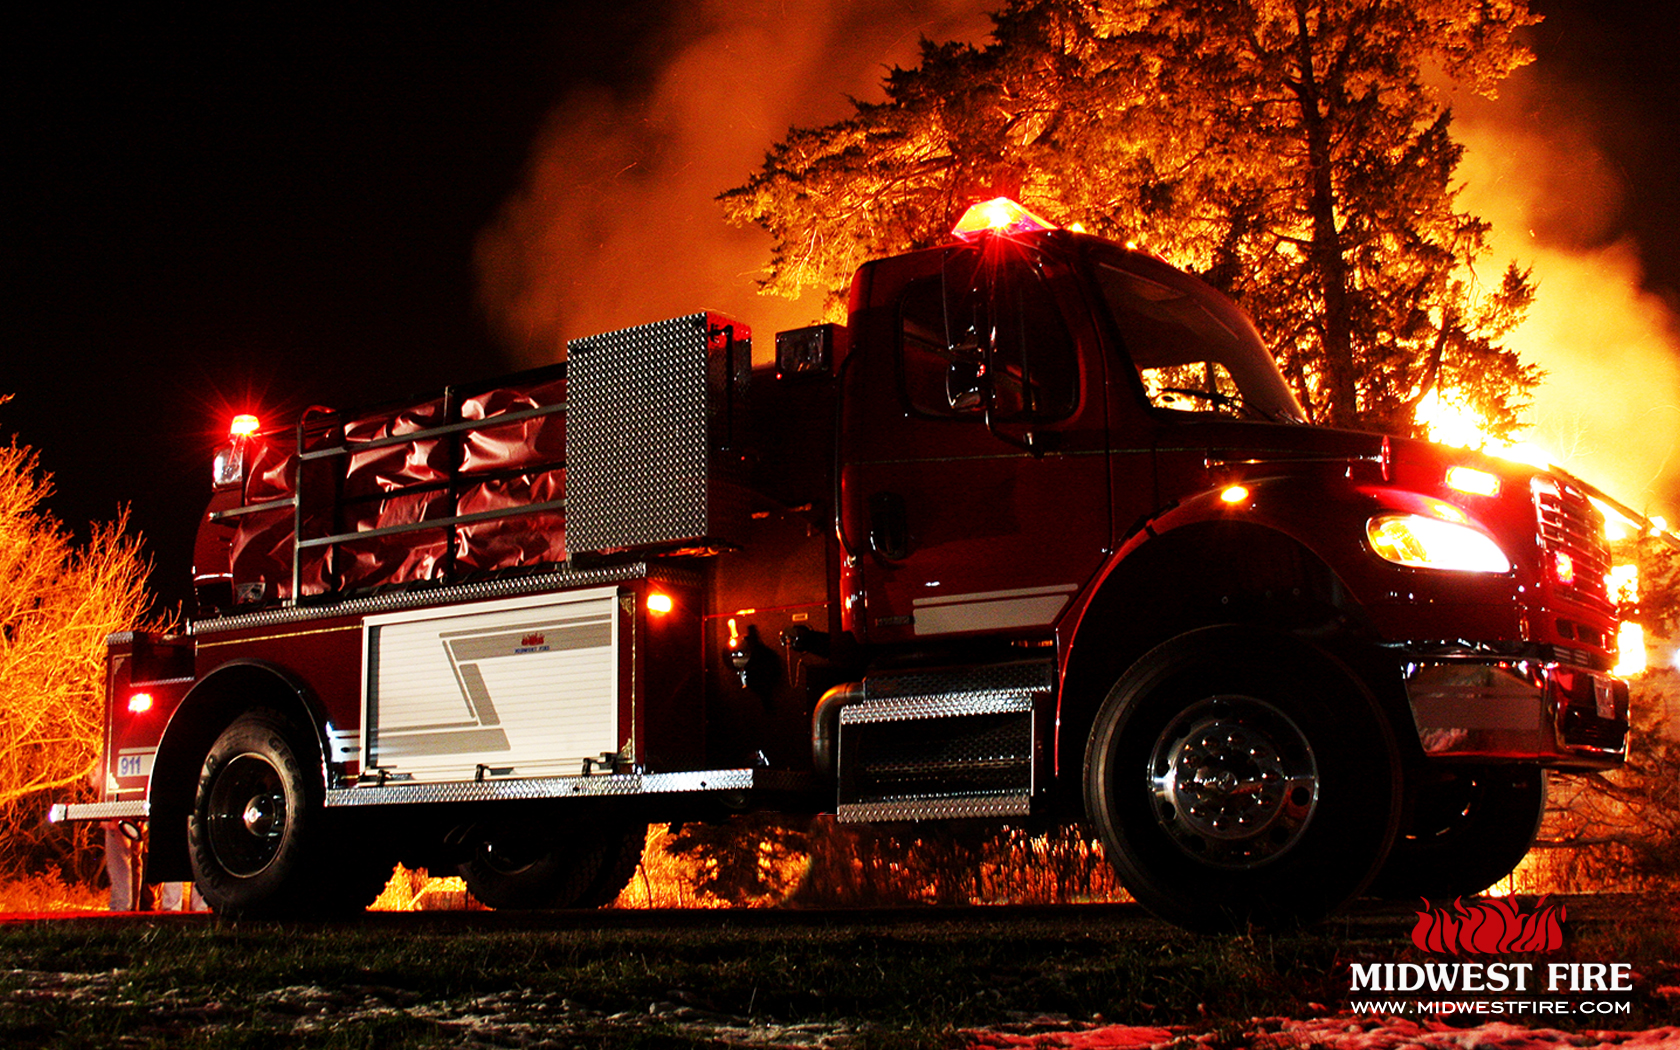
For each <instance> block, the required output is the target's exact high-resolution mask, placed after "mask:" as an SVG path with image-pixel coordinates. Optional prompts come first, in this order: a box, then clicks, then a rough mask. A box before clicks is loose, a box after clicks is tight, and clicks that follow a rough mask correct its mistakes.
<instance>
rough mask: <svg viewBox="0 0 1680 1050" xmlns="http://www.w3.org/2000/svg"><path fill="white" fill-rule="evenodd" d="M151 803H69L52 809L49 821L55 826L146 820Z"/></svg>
mask: <svg viewBox="0 0 1680 1050" xmlns="http://www.w3.org/2000/svg"><path fill="white" fill-rule="evenodd" d="M150 813H151V803H149V802H147V801H146V800H145V799H133V800H130V801H127V802H69V803H60V804H58V805H55V806H53V807H52V810H51V812H50V813H49V815H48V817H47V819H48V820H49V821H51V822H52V823H54V824H58V823H66V824H68V823H73V822H76V821H83V820H145V819H146V817H147V815H148V814H150Z"/></svg>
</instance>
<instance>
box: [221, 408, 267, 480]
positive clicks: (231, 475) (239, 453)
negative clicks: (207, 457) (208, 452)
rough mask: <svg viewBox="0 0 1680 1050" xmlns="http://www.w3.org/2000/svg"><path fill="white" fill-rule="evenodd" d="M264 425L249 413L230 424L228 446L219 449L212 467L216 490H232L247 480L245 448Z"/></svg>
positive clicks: (243, 414)
mask: <svg viewBox="0 0 1680 1050" xmlns="http://www.w3.org/2000/svg"><path fill="white" fill-rule="evenodd" d="M260 430H262V424H261V423H260V422H258V420H257V417H256V416H253V415H250V414H249V413H244V412H242V413H240V414H239V415H237V416H234V417H233V422H231V423H229V424H228V444H227V445H225V446H223V447H222V448H220V449H218V450H217V452H216V458H215V460H214V461H213V462H212V463H211V465H210V480H211V484H213V485H214V486H215V487H216V488H219V489H223V488H232V487H233V486H234V485H238V484H240V483H241V482H243V481H244V480H245V446H246V444H247V443H248V442H249V441H250V440H251V439H252V438H254V437H256V436H257V433H258V431H260Z"/></svg>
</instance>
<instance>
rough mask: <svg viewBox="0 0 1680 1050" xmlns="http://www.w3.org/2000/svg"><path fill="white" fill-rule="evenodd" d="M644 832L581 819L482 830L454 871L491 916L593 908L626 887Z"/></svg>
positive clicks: (621, 823) (637, 826) (625, 823)
mask: <svg viewBox="0 0 1680 1050" xmlns="http://www.w3.org/2000/svg"><path fill="white" fill-rule="evenodd" d="M646 840H647V825H646V824H645V823H642V822H640V821H629V820H622V819H613V818H608V817H601V816H596V815H589V816H586V817H583V818H581V819H576V820H571V821H567V822H565V823H557V824H547V823H536V822H533V823H514V822H511V821H504V822H501V823H497V824H492V825H487V826H485V827H482V828H480V829H479V830H478V833H477V834H476V835H474V836H472V837H471V838H470V839H469V849H470V854H469V856H468V858H467V860H465V861H464V862H462V864H461V865H460V868H459V871H460V875H461V878H462V879H463V880H464V881H465V882H466V884H467V889H469V890H471V891H472V895H473V896H474V897H477V898H478V899H479V900H480V901H482V902H483V903H485V904H487V905H489V906H490V907H492V908H497V909H514V910H520V909H539V908H598V907H600V906H602V905H604V904H610V903H611V902H612V901H613V899H614V898H615V897H617V896H618V894H619V891H621V890H623V889H624V887H625V886H626V885H628V884H629V882H630V878H631V876H632V875H634V874H635V872H636V865H637V864H638V863H639V862H640V860H641V857H642V846H643V843H644V842H646Z"/></svg>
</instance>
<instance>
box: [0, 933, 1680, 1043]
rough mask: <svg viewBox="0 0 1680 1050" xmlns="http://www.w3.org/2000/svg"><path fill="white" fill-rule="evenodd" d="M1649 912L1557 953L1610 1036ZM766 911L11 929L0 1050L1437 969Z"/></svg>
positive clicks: (1373, 940) (929, 1006)
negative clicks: (1612, 1010)
mask: <svg viewBox="0 0 1680 1050" xmlns="http://www.w3.org/2000/svg"><path fill="white" fill-rule="evenodd" d="M1631 907H1633V905H1632V904H1629V905H1628V906H1627V907H1626V908H1622V909H1621V910H1620V911H1616V910H1615V909H1608V910H1607V909H1606V907H1605V906H1602V905H1599V906H1596V910H1597V911H1598V912H1599V913H1600V915H1601V917H1600V918H1597V919H1592V918H1588V919H1585V920H1582V919H1578V918H1572V920H1571V923H1570V926H1571V939H1570V943H1569V944H1568V945H1567V946H1566V947H1565V949H1563V950H1562V951H1561V952H1559V953H1555V954H1553V955H1551V956H1546V957H1545V961H1561V960H1564V959H1581V960H1584V961H1617V962H1630V963H1633V964H1634V969H1635V972H1636V973H1639V974H1640V975H1641V985H1640V987H1641V990H1640V991H1639V992H1638V993H1637V994H1636V996H1635V1006H1634V1008H1635V1013H1634V1014H1632V1015H1620V1016H1618V1017H1616V1018H1615V1019H1614V1026H1615V1027H1618V1028H1630V1027H1645V1026H1649V1025H1653V1024H1659V1023H1673V1021H1674V1020H1675V1018H1674V1016H1673V1014H1674V1011H1673V1010H1671V1009H1670V1008H1669V1006H1668V1002H1669V1000H1668V999H1667V998H1665V997H1663V996H1659V995H1657V994H1655V992H1654V989H1655V988H1656V987H1657V986H1659V985H1662V984H1670V985H1672V984H1680V969H1677V968H1676V967H1675V966H1673V965H1671V964H1670V963H1669V962H1668V960H1675V959H1680V951H1677V947H1680V946H1677V944H1676V942H1677V941H1680V934H1677V933H1676V931H1675V915H1674V909H1673V907H1672V906H1670V905H1669V904H1667V903H1664V902H1648V903H1646V904H1644V905H1640V906H1639V907H1642V908H1644V909H1645V913H1644V914H1643V915H1640V916H1630V915H1628V914H1626V912H1627V910H1628V908H1631ZM1577 910H1578V909H1575V908H1572V912H1575V911H1577ZM757 916H758V917H749V916H746V915H743V914H742V913H735V914H734V915H727V914H725V915H720V914H719V913H716V912H713V913H711V914H710V915H709V916H701V915H698V914H697V913H678V914H671V913H657V912H656V913H641V914H640V915H639V916H633V917H626V916H625V913H618V915H617V916H603V917H601V918H600V919H599V920H597V919H596V918H595V917H589V918H587V919H584V920H582V922H587V923H588V925H589V926H590V927H591V928H588V929H580V928H577V927H578V926H579V925H580V924H581V923H580V919H579V918H578V917H577V916H565V915H557V916H538V917H534V918H530V919H528V920H518V921H509V917H508V916H497V915H493V914H486V913H478V914H477V915H476V916H473V915H467V914H457V915H454V916H449V917H445V918H438V917H430V918H428V917H425V916H420V915H401V916H385V917H378V916H370V917H369V918H368V920H366V921H364V922H362V923H359V924H350V925H344V926H324V925H303V924H270V923H242V924H227V923H218V922H215V921H213V920H204V921H193V920H190V919H187V920H170V921H134V920H108V921H81V922H37V923H18V924H12V925H9V926H0V1046H7V1047H31V1046H42V1047H64V1048H69V1047H110V1046H124V1047H132V1048H143V1050H150V1048H154V1047H157V1048H161V1047H172V1048H173V1047H204V1048H217V1050H221V1048H242V1047H247V1046H249V1047H257V1046H263V1047H268V1046H274V1045H287V1046H299V1047H321V1048H352V1047H369V1048H372V1047H378V1048H380V1050H387V1048H395V1050H401V1048H409V1047H412V1048H419V1047H431V1046H450V1047H453V1046H480V1045H485V1046H488V1045H532V1046H545V1045H547V1046H559V1047H570V1046H589V1047H593V1046H615V1047H616V1046H634V1045H639V1046H646V1047H666V1046H689V1045H707V1041H706V1040H707V1039H708V1038H709V1037H704V1036H696V1035H695V1034H694V1031H695V1030H694V1029H693V1028H691V1027H685V1025H684V1024H683V1023H682V1022H683V1020H684V1019H685V1018H693V1017H715V1016H718V1015H723V1016H724V1017H726V1018H736V1019H748V1020H750V1021H751V1023H752V1024H754V1025H757V1026H772V1025H791V1024H798V1023H811V1022H818V1023H837V1022H840V1021H847V1022H849V1023H851V1024H852V1025H853V1026H854V1027H855V1028H856V1029H857V1031H858V1035H857V1038H856V1041H857V1044H858V1045H861V1046H864V1047H950V1046H957V1045H961V1043H962V1039H961V1037H960V1034H959V1033H960V1030H961V1029H963V1028H971V1027H984V1026H995V1025H999V1024H1006V1023H1010V1022H1018V1021H1021V1020H1024V1019H1025V1018H1028V1017H1031V1016H1033V1015H1039V1014H1049V1015H1056V1016H1060V1017H1064V1018H1068V1019H1072V1020H1075V1021H1088V1020H1094V1019H1098V1018H1100V1019H1101V1020H1103V1021H1107V1022H1110V1023H1126V1024H1147V1025H1169V1024H1185V1023H1195V1024H1197V1025H1199V1026H1200V1027H1201V1028H1202V1029H1203V1030H1208V1031H1212V1030H1216V1029H1219V1028H1220V1027H1221V1026H1225V1025H1230V1024H1234V1023H1240V1022H1244V1021H1246V1020H1247V1019H1249V1018H1251V1017H1256V1016H1275V1015H1292V1016H1311V1015H1315V1014H1319V1013H1323V1012H1325V1011H1326V1009H1328V1010H1329V1011H1330V1012H1334V1011H1335V1010H1337V1009H1341V1008H1345V1007H1346V1005H1347V999H1348V997H1349V996H1348V975H1347V967H1348V964H1349V963H1350V962H1354V961H1407V960H1411V961H1424V960H1425V958H1427V957H1424V956H1422V955H1421V954H1420V953H1418V952H1417V951H1416V950H1415V949H1414V948H1412V946H1411V944H1410V940H1409V932H1410V928H1411V914H1410V912H1407V911H1405V910H1403V909H1401V910H1390V911H1388V912H1385V913H1382V914H1380V915H1377V916H1375V917H1372V916H1365V917H1362V918H1359V919H1355V920H1348V921H1343V922H1341V923H1336V924H1326V925H1325V926H1323V927H1320V928H1318V929H1315V930H1312V931H1309V932H1306V933H1300V934H1293V935H1272V934H1265V933H1256V934H1254V935H1251V936H1241V937H1223V938H1215V937H1197V936H1193V935H1190V934H1186V933H1182V932H1180V931H1177V930H1174V929H1172V928H1171V927H1167V926H1164V925H1161V924H1158V923H1154V922H1151V921H1146V920H1139V919H1137V918H1135V917H1133V916H1132V913H1130V912H1127V911H1123V910H1119V909H1114V908H1078V909H1060V910H1056V909H1034V910H1030V911H1026V912H1017V913H1013V914H1009V915H999V914H996V913H991V914H988V911H987V910H985V909H959V910H952V911H935V910H932V909H928V910H923V911H910V912H895V913H864V914H857V915H851V916H847V915H845V914H844V913H841V914H838V915H835V914H832V913H829V914H825V915H822V916H816V917H812V916H795V919H796V923H797V924H795V925H783V924H779V923H777V922H776V921H775V920H774V919H773V917H771V916H766V915H765V914H764V913H763V912H759V913H757ZM60 973H62V974H74V975H81V976H78V977H74V978H55V977H50V976H46V975H48V974H60ZM1485 1019H1486V1018H1483V1020H1485ZM734 1023H735V1024H737V1025H739V1024H740V1023H741V1022H739V1021H736V1022H734ZM1548 1023H1551V1022H1550V1021H1548ZM1593 1026H1594V1025H1583V1027H1593ZM1598 1026H1603V1024H1602V1023H1600V1024H1599V1025H1598ZM697 1039H698V1040H700V1041H699V1042H698V1044H697V1042H696V1040H697ZM719 1045H721V1044H719Z"/></svg>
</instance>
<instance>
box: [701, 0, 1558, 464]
mask: <svg viewBox="0 0 1680 1050" xmlns="http://www.w3.org/2000/svg"><path fill="white" fill-rule="evenodd" d="M993 21H994V25H995V28H994V31H993V34H992V39H991V41H990V42H989V43H988V44H986V45H985V46H983V47H975V46H970V45H965V44H952V43H945V44H934V43H931V42H924V44H923V48H922V55H921V62H920V63H919V64H918V65H917V66H915V67H914V68H911V69H894V70H892V71H891V73H890V74H889V75H888V77H887V79H886V83H885V88H886V95H887V98H886V101H885V102H881V103H858V104H857V105H856V112H855V114H854V115H853V116H852V117H851V118H850V119H848V120H845V121H842V122H839V123H836V124H832V125H829V126H827V127H822V128H795V129H792V130H790V131H789V133H788V135H787V137H786V138H785V139H784V140H783V141H781V142H780V143H778V144H777V145H776V146H775V147H774V148H773V149H772V150H771V152H770V154H769V155H768V156H767V157H766V160H765V163H764V165H763V167H762V168H760V169H759V170H758V171H757V172H756V173H754V174H753V176H752V177H751V179H750V180H749V181H748V182H747V183H745V184H744V185H742V186H740V187H737V188H735V189H732V190H729V191H727V192H726V193H724V194H723V195H722V197H721V199H722V201H723V203H724V207H725V210H726V212H727V214H728V215H729V217H730V218H731V220H732V221H734V222H736V223H739V224H743V225H747V224H757V225H760V226H762V227H764V228H765V229H766V230H768V231H769V232H770V233H771V234H772V237H773V246H772V255H771V260H770V263H769V266H768V267H767V271H766V280H765V282H764V286H765V289H766V290H767V291H769V292H773V293H779V294H786V295H797V294H799V293H800V292H801V291H803V290H804V289H806V288H810V287H817V288H824V289H827V290H828V291H829V293H830V294H831V297H832V298H831V302H832V303H834V304H836V305H837V304H838V303H839V302H840V301H841V298H842V296H843V294H844V284H845V281H846V280H847V278H848V277H849V275H850V273H851V272H852V270H853V269H855V267H856V266H857V265H858V264H859V263H861V262H862V261H864V260H865V259H867V258H870V257H873V256H877V255H882V254H890V253H894V252H899V251H904V250H907V249H912V248H918V247H925V246H928V245H931V244H936V243H940V242H941V241H943V240H945V239H946V236H947V232H948V231H949V230H950V228H951V226H952V224H953V223H954V221H955V219H956V218H957V216H958V215H960V213H961V211H962V210H963V209H964V208H965V207H966V206H967V205H968V204H970V203H972V202H973V201H975V200H980V199H985V198H987V197H991V196H996V195H999V194H1008V195H1012V196H1017V197H1019V198H1020V199H1022V200H1023V202H1024V203H1025V204H1027V206H1028V207H1029V208H1032V209H1034V210H1035V211H1038V212H1040V213H1042V214H1045V215H1047V216H1049V217H1050V218H1052V219H1055V220H1058V221H1062V222H1065V223H1072V222H1074V221H1078V222H1079V223H1081V224H1082V225H1083V226H1084V227H1086V228H1087V229H1089V230H1090V231H1091V232H1093V233H1098V234H1101V235H1104V236H1108V237H1112V238H1114V239H1116V240H1121V241H1129V242H1140V243H1142V244H1144V245H1146V246H1147V247H1149V248H1150V249H1151V250H1154V251H1156V252H1157V253H1159V254H1162V255H1164V256H1166V257H1167V258H1169V259H1170V260H1171V261H1173V262H1175V263H1178V264H1179V265H1181V266H1185V267H1186V268H1189V269H1192V270H1194V271H1197V272H1199V273H1201V274H1202V275H1203V276H1204V277H1206V278H1207V279H1209V280H1210V281H1211V282H1212V283H1213V284H1215V285H1216V286H1218V287H1220V288H1222V289H1223V290H1225V291H1226V292H1228V293H1229V294H1231V295H1232V296H1233V297H1234V298H1236V299H1237V300H1238V301H1239V302H1240V303H1242V304H1243V305H1244V306H1245V307H1246V308H1247V309H1248V310H1249V311H1250V312H1251V313H1252V314H1253V315H1254V316H1255V319H1256V321H1257V323H1258V324H1259V326H1260V329H1261V332H1262V333H1263V335H1264V336H1265V337H1266V339H1267V341H1268V343H1269V345H1270V346H1271V347H1272V348H1273V351H1274V353H1275V354H1276V355H1277V357H1278V359H1279V363H1280V365H1281V366H1282V368H1283V370H1284V373H1285V375H1286V376H1287V377H1288V378H1289V380H1290V382H1291V383H1292V384H1293V385H1294V387H1295V389H1296V392H1297V395H1298V396H1299V397H1300V398H1301V400H1302V402H1303V404H1304V405H1306V407H1307V409H1308V411H1309V413H1310V414H1311V415H1312V417H1313V418H1314V419H1315V420H1317V421H1320V422H1325V423H1330V424H1333V425H1339V426H1354V427H1364V428H1370V429H1379V430H1384V431H1388V432H1394V433H1402V434H1404V433H1413V432H1415V431H1416V430H1417V429H1418V428H1417V424H1416V422H1415V417H1414V413H1415V410H1416V408H1417V405H1418V403H1419V401H1421V400H1422V399H1423V398H1424V397H1425V396H1426V395H1428V394H1429V393H1430V392H1431V391H1433V390H1450V391H1452V392H1454V393H1455V394H1457V395H1458V396H1460V397H1461V398H1463V399H1464V400H1465V401H1467V402H1468V403H1469V404H1470V405H1471V406H1473V407H1474V408H1476V409H1477V410H1479V411H1480V413H1481V414H1482V416H1483V418H1484V419H1486V420H1487V421H1488V424H1489V429H1490V430H1491V431H1492V432H1493V433H1494V434H1495V435H1496V436H1505V435H1508V434H1509V433H1511V432H1512V431H1513V430H1514V429H1516V427H1517V426H1518V418H1517V413H1518V411H1519V410H1520V408H1521V407H1522V404H1523V403H1524V399H1525V396H1526V393H1527V392H1528V391H1529V390H1530V389H1532V387H1533V386H1534V384H1535V383H1537V382H1538V380H1539V378H1540V373H1539V372H1538V370H1536V369H1534V368H1533V367H1530V366H1527V365H1524V364H1523V363H1522V362H1521V361H1520V360H1519V359H1518V357H1517V356H1516V354H1515V353H1513V352H1512V351H1510V350H1508V349H1506V348H1504V347H1503V346H1502V345H1501V340H1502V339H1504V338H1505V337H1506V336H1507V335H1508V334H1509V333H1510V331H1511V330H1512V328H1514V327H1515V326H1516V324H1517V323H1519V322H1520V321H1521V319H1522V316H1523V312H1524V311H1525V310H1526V308H1527V306H1528V304H1529V302H1530V301H1531V300H1532V297H1533V294H1534V288H1533V285H1532V283H1531V282H1530V279H1529V275H1528V273H1527V271H1525V270H1523V269H1521V268H1520V267H1518V266H1516V265H1515V264H1512V265H1510V266H1508V267H1506V268H1505V269H1504V270H1503V272H1502V273H1499V275H1498V277H1497V278H1494V279H1488V276H1486V275H1484V274H1483V273H1482V267H1483V266H1484V265H1485V263H1486V255H1487V252H1488V246H1487V233H1488V226H1487V224H1486V223H1485V222H1483V221H1482V220H1480V219H1478V218H1476V217H1475V216H1472V215H1468V214H1465V213H1464V212H1461V211H1459V210H1457V209H1456V208H1455V207H1454V197H1455V190H1456V187H1455V185H1454V183H1453V175H1454V171H1455V169H1456V167H1457V165H1458V163H1459V160H1460V157H1461V155H1462V148H1461V147H1460V146H1459V145H1458V144H1457V143H1456V142H1454V141H1453V139H1452V136H1451V112H1450V110H1449V109H1448V108H1447V107H1446V106H1445V104H1444V103H1443V102H1442V101H1441V97H1440V96H1441V91H1440V90H1439V89H1436V88H1433V87H1431V79H1432V78H1433V79H1435V80H1444V81H1445V82H1446V83H1447V84H1449V85H1451V86H1454V87H1457V86H1463V87H1465V88H1468V89H1470V90H1475V91H1480V92H1487V93H1491V91H1492V90H1493V88H1494V86H1495V85H1496V84H1497V83H1498V82H1499V80H1500V79H1501V78H1503V77H1504V76H1506V75H1507V74H1509V73H1510V72H1511V71H1513V70H1515V69H1516V68H1518V67H1519V66H1521V65H1522V64H1524V63H1525V62H1527V61H1528V60H1529V57H1530V56H1529V55H1528V53H1527V52H1526V50H1524V49H1523V47H1522V46H1521V44H1520V42H1519V41H1518V39H1517V35H1516V34H1517V31H1518V30H1520V29H1522V28H1523V27H1524V26H1527V25H1531V24H1533V23H1534V22H1536V21H1537V18H1536V17H1535V16H1533V15H1531V14H1530V13H1529V12H1528V10H1527V6H1526V2H1525V0H1489V2H1486V3H1481V4H1475V5H1462V4H1451V3H1447V2H1443V0H1330V2H1319V0H1131V2H1124V3H1122V2H1120V0H1009V2H1007V3H1006V5H1005V6H1004V8H1003V9H1002V10H1001V11H1000V12H998V13H997V14H995V15H994V16H993Z"/></svg>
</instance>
